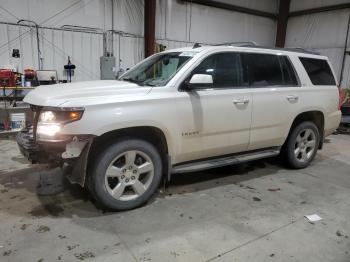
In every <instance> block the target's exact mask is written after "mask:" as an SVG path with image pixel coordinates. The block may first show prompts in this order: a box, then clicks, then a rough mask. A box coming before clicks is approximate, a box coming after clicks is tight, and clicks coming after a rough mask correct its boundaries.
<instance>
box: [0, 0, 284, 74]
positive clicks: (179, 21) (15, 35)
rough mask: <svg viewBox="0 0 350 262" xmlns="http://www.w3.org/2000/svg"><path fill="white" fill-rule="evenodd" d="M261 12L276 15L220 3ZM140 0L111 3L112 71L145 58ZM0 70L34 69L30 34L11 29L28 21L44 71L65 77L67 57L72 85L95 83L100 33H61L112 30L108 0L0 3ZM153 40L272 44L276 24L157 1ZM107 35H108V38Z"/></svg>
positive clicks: (254, 4)
mask: <svg viewBox="0 0 350 262" xmlns="http://www.w3.org/2000/svg"><path fill="white" fill-rule="evenodd" d="M222 2H226V3H233V4H237V5H241V6H245V7H250V8H257V9H260V10H263V11H269V12H276V10H277V1H275V0H263V1H261V0H260V1H259V0H248V1H245V0H222ZM143 5H144V3H143V0H114V30H115V31H116V33H114V34H113V47H112V42H111V39H112V38H111V37H109V39H108V41H107V44H108V45H107V47H108V49H109V50H110V51H111V50H113V53H114V55H115V56H116V61H117V68H116V71H118V70H119V69H124V70H125V69H127V68H129V67H131V66H133V65H134V64H136V63H137V62H139V61H140V60H142V59H143V57H144V45H143V28H144V26H143V16H144V15H143V12H144V11H143ZM0 6H2V7H4V8H5V9H1V8H0V22H7V23H12V24H11V25H9V24H1V23H0V35H1V36H3V37H1V38H0V67H2V66H6V65H9V64H11V65H14V66H16V67H18V69H19V70H20V71H22V70H23V68H27V67H32V68H35V69H38V58H37V46H36V45H37V40H36V34H35V30H34V29H32V30H30V28H28V27H25V26H18V25H14V24H15V23H17V21H18V20H20V19H29V20H33V21H35V22H36V23H38V24H39V26H41V27H45V28H40V29H39V34H40V46H41V51H42V58H43V69H47V70H51V69H56V70H57V71H58V74H59V78H60V79H62V78H64V77H65V76H64V71H63V66H64V65H65V64H66V63H67V59H68V56H70V57H71V61H72V63H74V64H75V65H76V66H77V69H76V72H75V76H74V78H73V80H74V81H80V80H91V79H99V77H100V72H99V57H100V56H101V55H102V54H103V36H102V34H96V33H94V34H92V33H83V32H75V31H69V30H61V29H60V27H61V26H63V25H65V24H68V25H78V26H87V27H96V28H100V29H101V30H100V31H107V30H110V29H111V28H112V2H111V0H75V1H72V0H60V1H57V0H11V1H7V0H0ZM156 12H157V18H156V39H157V42H158V43H162V44H164V45H165V46H167V49H171V48H176V47H183V46H188V45H193V43H194V42H200V43H219V42H233V41H256V42H258V43H260V44H263V45H273V43H274V39H275V27H276V24H275V22H274V21H273V20H270V19H267V18H261V17H256V16H252V15H247V14H241V13H237V12H231V11H226V10H222V9H217V8H211V7H205V6H201V5H197V4H191V3H182V2H180V1H175V0H157V10H156ZM109 35H110V34H109ZM14 48H16V49H20V52H21V58H19V59H16V58H12V56H11V54H12V49H14Z"/></svg>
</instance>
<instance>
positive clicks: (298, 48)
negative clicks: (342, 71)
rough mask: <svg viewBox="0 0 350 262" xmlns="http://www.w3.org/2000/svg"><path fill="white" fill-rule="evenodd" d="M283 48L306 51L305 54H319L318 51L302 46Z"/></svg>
mask: <svg viewBox="0 0 350 262" xmlns="http://www.w3.org/2000/svg"><path fill="white" fill-rule="evenodd" d="M284 50H287V51H292V52H300V53H306V54H313V55H320V53H319V52H316V51H314V50H310V49H306V48H303V47H286V48H284Z"/></svg>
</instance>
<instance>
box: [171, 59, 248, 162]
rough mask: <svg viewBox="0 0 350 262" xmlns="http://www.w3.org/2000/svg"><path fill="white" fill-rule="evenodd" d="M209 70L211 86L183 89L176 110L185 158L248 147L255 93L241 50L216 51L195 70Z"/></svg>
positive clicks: (223, 152)
mask: <svg viewBox="0 0 350 262" xmlns="http://www.w3.org/2000/svg"><path fill="white" fill-rule="evenodd" d="M194 74H209V75H211V76H212V78H213V85H212V87H210V88H208V87H205V86H200V85H197V86H196V87H194V88H191V89H190V90H188V89H187V90H186V91H184V92H181V94H180V96H181V98H180V99H179V100H178V105H177V110H178V116H179V125H180V127H179V128H180V130H181V134H180V135H181V137H180V141H181V142H180V145H178V146H179V147H180V148H179V151H180V152H181V154H180V155H179V159H177V160H178V161H177V162H185V161H191V160H196V159H204V158H208V157H214V156H221V155H226V154H232V153H236V152H241V151H246V150H247V148H248V144H249V135H250V125H251V112H252V95H251V91H250V89H249V85H248V81H247V80H246V77H245V73H244V70H243V68H242V64H241V58H240V54H239V53H235V52H225V53H216V54H212V55H210V56H208V57H206V58H205V59H204V60H202V62H201V63H200V64H199V65H198V66H197V67H196V68H195V69H194V70H193V72H192V73H191V74H190V76H189V78H188V79H187V81H189V79H190V78H191V77H192V76H193V75H194Z"/></svg>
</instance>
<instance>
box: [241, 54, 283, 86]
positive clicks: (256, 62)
mask: <svg viewBox="0 0 350 262" xmlns="http://www.w3.org/2000/svg"><path fill="white" fill-rule="evenodd" d="M243 63H245V64H247V68H248V73H249V80H250V81H249V82H250V85H251V86H253V87H264V86H271V85H282V84H283V75H282V71H281V67H280V62H279V60H278V56H277V55H270V54H257V53H255V54H252V53H247V54H243Z"/></svg>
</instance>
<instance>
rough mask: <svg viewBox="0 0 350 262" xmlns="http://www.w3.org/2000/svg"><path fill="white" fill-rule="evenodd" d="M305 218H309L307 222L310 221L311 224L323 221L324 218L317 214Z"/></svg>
mask: <svg viewBox="0 0 350 262" xmlns="http://www.w3.org/2000/svg"><path fill="white" fill-rule="evenodd" d="M305 217H306V218H307V220H309V222H312V223H313V222H317V221H320V220H322V217H320V216H319V215H317V214H312V215H308V216H305Z"/></svg>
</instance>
